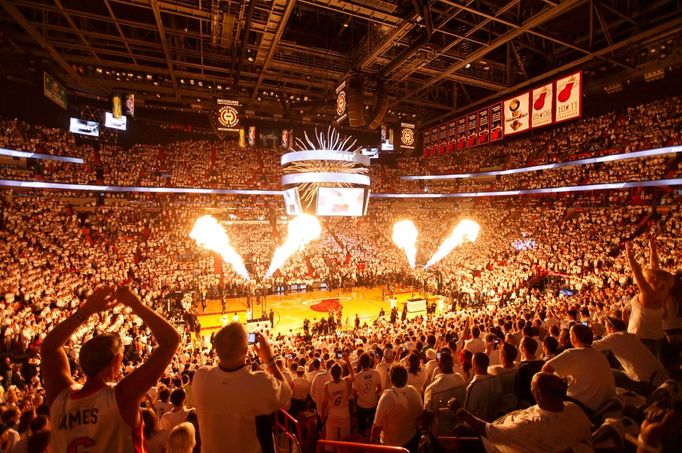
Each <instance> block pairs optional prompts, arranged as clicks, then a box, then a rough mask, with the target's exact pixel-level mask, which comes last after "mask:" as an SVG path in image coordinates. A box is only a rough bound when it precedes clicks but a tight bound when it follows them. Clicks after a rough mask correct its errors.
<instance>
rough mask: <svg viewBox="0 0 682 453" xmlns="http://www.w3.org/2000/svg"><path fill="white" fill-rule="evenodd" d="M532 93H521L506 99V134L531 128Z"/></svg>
mask: <svg viewBox="0 0 682 453" xmlns="http://www.w3.org/2000/svg"><path fill="white" fill-rule="evenodd" d="M529 110H530V93H521V94H519V95H518V96H516V97H513V98H511V99H507V100H506V101H504V135H512V134H518V133H519V132H523V131H527V130H528V129H529V128H530V112H529Z"/></svg>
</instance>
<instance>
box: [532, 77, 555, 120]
mask: <svg viewBox="0 0 682 453" xmlns="http://www.w3.org/2000/svg"><path fill="white" fill-rule="evenodd" d="M532 93H533V104H532V109H531V117H530V127H532V128H535V127H540V126H547V125H548V124H552V111H553V110H554V109H553V108H552V105H553V104H554V84H552V83H548V84H547V85H544V86H541V87H538V88H535V89H534V90H533V91H532Z"/></svg>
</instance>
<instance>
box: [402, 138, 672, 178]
mask: <svg viewBox="0 0 682 453" xmlns="http://www.w3.org/2000/svg"><path fill="white" fill-rule="evenodd" d="M680 152H682V146H667V147H665V148H655V149H647V150H644V151H635V152H633V153H622V154H611V155H609V156H601V157H590V158H588V159H580V160H572V161H569V162H556V163H553V164H542V165H534V166H532V167H521V168H512V169H510V170H495V171H483V172H480V173H457V174H452V175H423V176H415V175H413V176H401V177H400V179H402V180H405V181H438V180H447V179H469V178H483V177H486V176H503V175H515V174H518V173H528V172H531V171H540V170H551V169H553V168H563V167H576V166H578V165H588V164H598V163H600V162H616V161H619V160H628V159H638V158H641V157H652V156H661V155H664V154H676V153H680Z"/></svg>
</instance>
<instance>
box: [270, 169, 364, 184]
mask: <svg viewBox="0 0 682 453" xmlns="http://www.w3.org/2000/svg"><path fill="white" fill-rule="evenodd" d="M306 183H334V184H354V185H358V186H367V187H369V176H366V175H358V174H354V173H330V172H311V173H293V174H291V175H284V176H282V185H283V186H291V185H296V184H306Z"/></svg>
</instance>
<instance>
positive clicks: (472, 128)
mask: <svg viewBox="0 0 682 453" xmlns="http://www.w3.org/2000/svg"><path fill="white" fill-rule="evenodd" d="M477 117H478V115H477V114H476V112H474V113H469V115H467V148H471V147H472V146H476V137H477V136H478V126H477V124H476V118H477Z"/></svg>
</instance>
